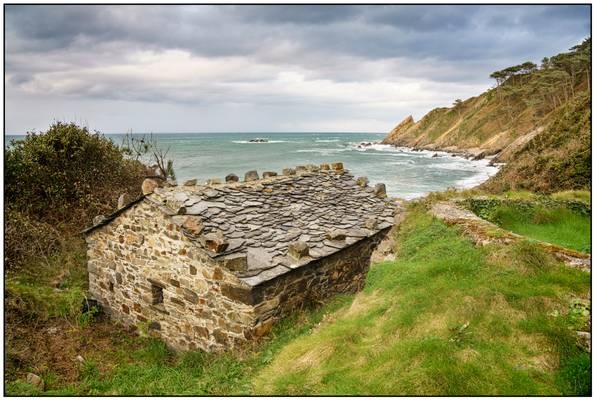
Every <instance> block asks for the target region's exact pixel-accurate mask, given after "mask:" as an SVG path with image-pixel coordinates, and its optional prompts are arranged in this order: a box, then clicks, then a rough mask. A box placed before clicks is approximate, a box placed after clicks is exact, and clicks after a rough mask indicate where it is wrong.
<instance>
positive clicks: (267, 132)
mask: <svg viewBox="0 0 595 400" xmlns="http://www.w3.org/2000/svg"><path fill="white" fill-rule="evenodd" d="M28 133H32V132H27V133H4V136H27V134H28ZM35 133H37V134H44V133H45V132H35ZM99 133H100V134H102V135H126V134H132V135H151V134H154V135H160V134H161V135H179V134H211V133H214V134H230V133H254V134H256V133H258V134H279V133H320V134H334V133H374V134H376V133H378V134H384V133H387V132H373V131H201V132H191V131H187V132H99Z"/></svg>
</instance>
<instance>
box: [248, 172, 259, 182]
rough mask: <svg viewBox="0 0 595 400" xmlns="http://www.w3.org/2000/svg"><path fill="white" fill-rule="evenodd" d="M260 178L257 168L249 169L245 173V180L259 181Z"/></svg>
mask: <svg viewBox="0 0 595 400" xmlns="http://www.w3.org/2000/svg"><path fill="white" fill-rule="evenodd" d="M258 179H260V178H259V177H258V172H257V171H255V170H252V171H248V172H246V174H245V175H244V182H253V181H257V180H258Z"/></svg>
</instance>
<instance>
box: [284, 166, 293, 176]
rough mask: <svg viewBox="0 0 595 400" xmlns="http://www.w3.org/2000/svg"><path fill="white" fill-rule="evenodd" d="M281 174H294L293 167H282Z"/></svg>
mask: <svg viewBox="0 0 595 400" xmlns="http://www.w3.org/2000/svg"><path fill="white" fill-rule="evenodd" d="M283 175H285V176H291V175H295V169H293V168H283Z"/></svg>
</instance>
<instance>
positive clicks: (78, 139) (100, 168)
mask: <svg viewBox="0 0 595 400" xmlns="http://www.w3.org/2000/svg"><path fill="white" fill-rule="evenodd" d="M4 158H5V181H4V182H5V187H4V190H5V199H6V204H7V206H8V207H9V208H11V209H14V210H17V211H18V212H20V213H24V214H28V215H29V216H31V217H32V218H35V219H37V220H39V221H43V222H48V223H52V224H54V225H60V226H61V227H62V226H63V225H65V226H71V227H74V228H75V229H80V228H81V227H83V226H85V225H87V224H89V223H90V222H91V220H92V218H93V216H95V215H97V214H101V213H105V212H107V211H109V210H110V209H113V208H114V206H115V205H116V202H117V198H118V196H119V195H120V194H122V193H123V192H127V193H128V195H130V196H132V197H134V196H136V195H139V194H140V186H141V183H142V180H143V178H144V176H145V175H146V167H145V166H144V165H143V164H142V163H140V162H138V161H134V160H129V159H127V158H125V157H124V154H123V152H122V150H121V149H120V148H119V147H118V146H117V145H115V144H114V143H113V142H112V141H111V140H109V139H107V138H105V137H104V136H102V135H101V134H99V133H98V132H95V133H90V132H89V131H88V130H87V128H83V127H79V126H77V125H75V124H73V123H69V124H66V123H62V122H57V123H55V124H53V125H52V126H51V127H50V129H49V130H48V131H47V132H45V133H43V134H36V133H28V134H27V137H26V138H25V139H24V140H19V141H13V142H12V145H11V146H10V147H9V148H8V149H5V151H4Z"/></svg>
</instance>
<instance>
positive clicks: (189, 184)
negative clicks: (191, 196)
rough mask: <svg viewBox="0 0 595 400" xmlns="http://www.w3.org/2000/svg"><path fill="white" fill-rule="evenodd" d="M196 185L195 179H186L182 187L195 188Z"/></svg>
mask: <svg viewBox="0 0 595 400" xmlns="http://www.w3.org/2000/svg"><path fill="white" fill-rule="evenodd" d="M197 183H198V180H197V179H188V180H187V181H186V182H184V186H196V184H197Z"/></svg>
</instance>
